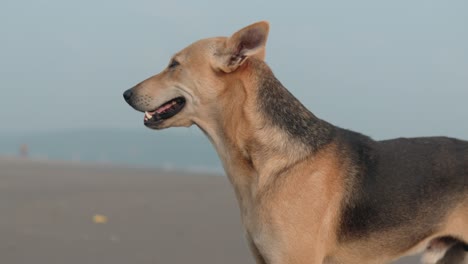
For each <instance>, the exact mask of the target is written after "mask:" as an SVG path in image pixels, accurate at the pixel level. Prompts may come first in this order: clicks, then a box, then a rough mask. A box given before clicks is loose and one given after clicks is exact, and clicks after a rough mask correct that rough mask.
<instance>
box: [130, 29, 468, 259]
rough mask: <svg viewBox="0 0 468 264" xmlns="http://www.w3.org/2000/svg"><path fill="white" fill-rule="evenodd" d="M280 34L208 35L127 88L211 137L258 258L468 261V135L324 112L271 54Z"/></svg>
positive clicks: (157, 114)
mask: <svg viewBox="0 0 468 264" xmlns="http://www.w3.org/2000/svg"><path fill="white" fill-rule="evenodd" d="M268 33H269V23H268V22H266V21H261V22H258V23H254V24H252V25H250V26H247V27H245V28H243V29H241V30H239V31H237V32H236V33H234V34H233V35H231V36H230V37H214V38H208V39H202V40H199V41H197V42H195V43H193V44H191V45H189V46H188V47H186V48H185V49H183V50H182V51H180V52H178V53H177V54H175V55H174V56H173V57H172V59H171V60H170V63H169V65H168V66H167V68H165V69H164V70H163V71H162V72H161V73H159V74H157V75H155V76H153V77H151V78H149V79H147V80H145V81H143V82H141V83H139V84H138V85H136V86H135V87H133V88H131V89H129V90H127V91H125V93H124V99H125V101H126V102H127V103H128V104H130V106H132V107H133V108H134V109H136V110H138V111H141V112H144V113H145V115H144V124H145V126H147V127H149V128H151V129H164V128H169V127H180V126H182V127H188V126H191V125H196V126H198V127H199V128H200V129H201V130H202V131H203V132H204V133H205V134H206V136H207V137H208V138H209V139H210V141H211V143H212V144H213V145H214V147H215V149H216V151H217V153H218V155H219V157H220V160H221V162H222V164H223V167H224V169H225V172H226V174H227V176H228V178H229V180H230V182H231V184H232V186H233V187H234V191H235V194H236V198H237V200H238V203H239V207H240V213H241V219H242V223H243V226H244V228H245V231H246V237H247V241H248V244H249V246H250V248H251V250H252V253H253V256H254V258H255V260H256V262H257V263H258V264H286V263H287V264H305V263H307V264H319V263H327V264H367V263H368V264H374V263H375V264H377V263H389V262H392V261H394V260H396V259H398V258H400V257H403V256H407V255H412V254H417V253H421V252H424V254H423V258H422V261H423V262H424V263H425V264H435V263H437V264H442V263H450V264H459V263H467V261H468V260H467V259H468V257H467V256H466V255H467V252H466V251H467V250H468V246H467V244H468V142H467V141H463V140H458V139H453V138H447V137H427V138H398V139H392V140H384V141H375V140H372V139H371V138H369V137H367V136H365V135H363V134H360V133H356V132H353V131H350V130H346V129H342V128H339V127H337V126H334V125H332V124H331V123H329V122H326V121H324V120H322V119H319V118H318V117H317V116H315V115H314V114H312V113H311V112H310V111H309V110H308V109H307V108H306V107H305V106H304V105H303V104H301V102H299V101H298V100H297V99H296V98H295V97H294V96H293V95H292V94H291V93H290V92H289V91H288V90H287V89H286V88H285V87H284V86H283V85H282V84H281V82H280V81H279V80H278V79H277V78H276V77H275V75H274V74H273V72H272V70H271V69H270V68H269V66H268V65H267V64H266V63H265V61H264V58H265V45H266V42H267V37H268Z"/></svg>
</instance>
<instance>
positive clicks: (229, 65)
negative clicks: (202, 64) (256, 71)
mask: <svg viewBox="0 0 468 264" xmlns="http://www.w3.org/2000/svg"><path fill="white" fill-rule="evenodd" d="M269 28H270V26H269V24H268V22H266V21H261V22H257V23H255V24H252V25H250V26H247V27H245V28H243V29H241V30H239V31H237V32H236V33H234V34H233V35H232V36H231V37H229V38H228V39H227V40H226V45H225V47H224V50H222V51H220V52H219V53H218V54H217V55H216V64H217V66H218V68H219V69H221V70H222V71H224V72H226V73H229V72H233V71H235V70H236V69H237V68H239V66H241V65H242V64H243V63H244V62H245V61H246V60H247V58H249V57H257V58H259V59H262V60H263V59H264V58H265V44H266V41H267V38H268V31H269Z"/></svg>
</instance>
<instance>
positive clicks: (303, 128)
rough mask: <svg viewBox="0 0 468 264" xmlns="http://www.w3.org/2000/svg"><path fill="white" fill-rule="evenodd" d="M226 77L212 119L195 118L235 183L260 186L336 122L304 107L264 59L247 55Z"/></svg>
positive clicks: (309, 151)
mask: <svg viewBox="0 0 468 264" xmlns="http://www.w3.org/2000/svg"><path fill="white" fill-rule="evenodd" d="M230 78H231V79H230V80H229V81H228V82H227V83H226V85H227V87H226V88H225V93H224V94H222V95H221V96H220V98H219V104H218V109H215V111H213V113H214V114H213V115H211V116H210V117H208V118H210V119H211V120H208V121H207V120H205V121H200V122H196V123H197V125H198V126H199V127H200V128H201V129H202V130H203V131H204V132H205V134H207V136H208V138H209V139H210V140H211V142H212V143H213V145H214V146H215V148H216V150H217V152H218V155H219V156H220V158H221V161H222V162H223V166H224V168H225V170H226V172H227V174H228V176H229V178H230V180H231V182H232V183H233V184H234V185H235V186H236V187H237V188H236V189H239V188H242V186H244V187H246V188H248V189H250V190H251V191H252V188H253V191H255V190H258V189H259V188H261V187H262V186H264V185H266V184H268V182H269V179H271V178H272V177H279V176H280V174H282V173H283V172H285V171H287V169H288V168H289V167H291V166H293V165H295V164H297V163H298V162H301V161H303V160H305V159H306V158H308V157H310V156H312V155H313V154H314V153H315V152H316V151H318V150H319V149H321V148H322V147H323V146H324V145H326V144H327V143H329V142H330V141H331V139H332V137H333V136H334V127H333V126H332V125H330V124H328V123H326V122H324V121H322V120H320V119H318V118H317V117H315V116H314V115H313V114H312V113H311V112H310V111H308V110H307V109H306V108H305V107H304V106H303V105H302V104H301V103H300V102H299V101H298V100H297V99H296V98H295V97H294V96H293V95H292V94H291V93H289V92H288V90H287V89H286V88H284V87H283V85H282V84H281V83H280V82H279V81H278V80H277V79H276V78H275V76H274V75H273V73H272V72H271V70H270V69H269V67H268V66H267V65H266V63H264V62H263V61H260V60H256V59H250V60H249V61H247V62H246V64H245V65H243V67H242V68H241V69H238V72H237V73H236V74H234V75H233V76H232V77H230ZM237 191H239V190H237Z"/></svg>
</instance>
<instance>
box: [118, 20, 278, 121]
mask: <svg viewBox="0 0 468 264" xmlns="http://www.w3.org/2000/svg"><path fill="white" fill-rule="evenodd" d="M268 30H269V25H268V23H267V22H264V21H262V22H258V23H255V24H252V25H250V26H247V27H245V28H243V29H241V30H239V31H237V32H236V33H234V34H233V35H232V36H231V37H216V38H208V39H202V40H199V41H197V42H195V43H193V44H191V45H190V46H188V47H186V48H185V49H183V50H182V51H180V52H178V53H177V54H175V55H174V56H173V57H172V58H171V60H170V62H169V65H168V66H167V67H166V69H164V70H163V71H162V72H160V73H159V74H157V75H155V76H153V77H150V78H149V79H147V80H145V81H143V82H141V83H139V84H138V85H136V86H135V87H133V88H131V89H129V90H127V91H125V93H124V98H125V101H127V103H128V104H129V105H130V106H132V107H133V108H134V109H136V110H138V111H141V112H145V117H144V124H145V125H146V126H147V127H149V128H153V129H162V128H167V127H174V126H190V125H192V124H193V123H196V120H200V119H202V118H203V116H204V115H209V114H210V113H211V112H212V111H213V109H216V108H214V107H215V106H216V102H217V100H218V98H219V96H221V95H222V94H223V91H224V90H225V89H228V88H229V87H228V85H226V82H227V80H229V79H230V78H231V79H232V76H234V75H235V74H237V73H238V72H239V71H240V69H241V68H242V67H243V65H244V63H245V62H246V61H247V60H248V59H249V58H250V57H256V58H259V59H262V60H263V59H264V56H265V44H266V40H267V36H268Z"/></svg>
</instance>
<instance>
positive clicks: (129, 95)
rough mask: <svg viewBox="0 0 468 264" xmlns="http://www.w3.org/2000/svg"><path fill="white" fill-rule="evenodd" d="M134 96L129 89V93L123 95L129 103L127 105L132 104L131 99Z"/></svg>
mask: <svg viewBox="0 0 468 264" xmlns="http://www.w3.org/2000/svg"><path fill="white" fill-rule="evenodd" d="M132 94H133V91H132V89H128V90H127V91H125V92H124V93H123V97H124V99H125V101H127V103H128V102H130V98H132Z"/></svg>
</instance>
